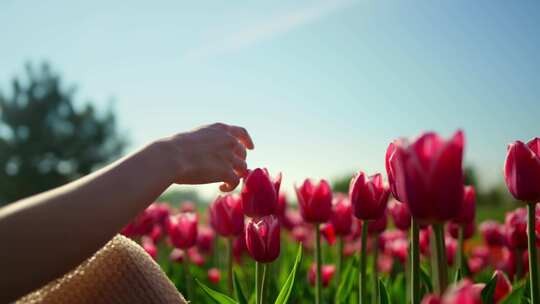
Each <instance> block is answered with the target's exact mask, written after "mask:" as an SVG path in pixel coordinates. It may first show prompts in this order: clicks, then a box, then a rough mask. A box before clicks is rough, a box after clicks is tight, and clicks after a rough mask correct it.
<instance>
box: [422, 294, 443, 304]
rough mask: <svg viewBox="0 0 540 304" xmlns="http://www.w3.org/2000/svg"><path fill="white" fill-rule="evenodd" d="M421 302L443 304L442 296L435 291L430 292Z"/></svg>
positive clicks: (424, 303) (423, 303)
mask: <svg viewBox="0 0 540 304" xmlns="http://www.w3.org/2000/svg"><path fill="white" fill-rule="evenodd" d="M421 304H441V298H440V297H439V296H438V295H436V294H433V293H428V294H426V295H425V296H424V298H423V299H422V303H421Z"/></svg>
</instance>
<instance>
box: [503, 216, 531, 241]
mask: <svg viewBox="0 0 540 304" xmlns="http://www.w3.org/2000/svg"><path fill="white" fill-rule="evenodd" d="M504 226H505V231H506V244H507V245H508V247H510V248H517V249H527V210H526V209H525V208H518V209H516V210H514V211H511V212H508V213H506V217H505V220H504Z"/></svg>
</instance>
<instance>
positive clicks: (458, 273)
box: [454, 268, 463, 284]
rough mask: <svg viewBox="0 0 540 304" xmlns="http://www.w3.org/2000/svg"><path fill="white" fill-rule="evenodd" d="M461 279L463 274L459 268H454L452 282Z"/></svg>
mask: <svg viewBox="0 0 540 304" xmlns="http://www.w3.org/2000/svg"><path fill="white" fill-rule="evenodd" d="M461 279H463V274H462V273H461V268H459V269H458V270H456V273H455V276H454V284H455V283H457V282H459V281H461Z"/></svg>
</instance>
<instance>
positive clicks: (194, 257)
mask: <svg viewBox="0 0 540 304" xmlns="http://www.w3.org/2000/svg"><path fill="white" fill-rule="evenodd" d="M187 255H188V257H189V260H190V261H191V262H192V263H193V264H195V265H197V266H203V265H204V263H205V260H204V257H203V256H202V254H201V253H200V252H199V250H198V249H197V247H193V248H189V249H188V251H187Z"/></svg>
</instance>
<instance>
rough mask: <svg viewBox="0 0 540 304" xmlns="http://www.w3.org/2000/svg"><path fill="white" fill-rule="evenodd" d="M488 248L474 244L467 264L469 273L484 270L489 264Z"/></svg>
mask: <svg viewBox="0 0 540 304" xmlns="http://www.w3.org/2000/svg"><path fill="white" fill-rule="evenodd" d="M489 260H490V250H489V249H488V248H487V247H485V246H476V247H474V249H473V250H472V252H471V255H470V257H469V260H468V261H467V264H468V266H469V270H470V271H471V273H473V274H475V273H478V272H479V271H482V270H484V269H485V268H486V267H487V266H488V265H489Z"/></svg>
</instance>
